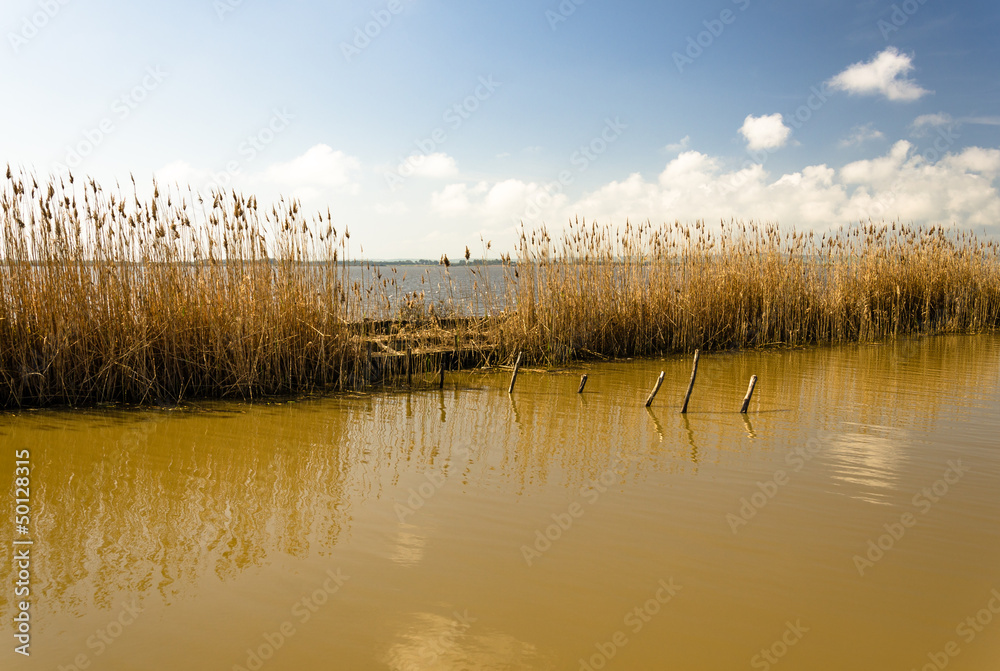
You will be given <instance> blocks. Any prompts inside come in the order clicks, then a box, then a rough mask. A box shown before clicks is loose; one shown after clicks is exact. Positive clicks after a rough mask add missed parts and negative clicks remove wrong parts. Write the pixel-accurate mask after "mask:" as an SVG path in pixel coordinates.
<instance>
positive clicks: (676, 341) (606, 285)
mask: <svg viewBox="0 0 1000 671" xmlns="http://www.w3.org/2000/svg"><path fill="white" fill-rule="evenodd" d="M998 252H1000V246H998V245H997V243H996V242H995V241H993V240H988V241H980V240H978V239H977V238H976V236H975V235H973V234H972V233H971V232H963V231H948V230H946V229H944V228H942V227H936V226H932V227H929V228H921V227H912V226H906V225H900V224H898V223H890V224H885V223H881V224H875V223H871V222H869V223H866V224H858V225H855V226H849V227H846V228H840V229H839V230H837V231H834V232H832V233H831V234H822V235H816V234H814V233H811V232H810V233H803V232H796V231H794V230H782V229H781V228H779V227H778V226H777V225H776V224H768V223H763V224H761V223H753V222H751V223H743V222H737V221H731V222H728V223H725V222H723V223H722V224H721V225H720V226H718V227H715V228H712V229H710V228H709V227H708V226H706V225H705V224H704V223H703V222H696V223H695V224H693V225H691V226H686V225H682V224H680V223H674V224H672V225H664V226H653V225H651V224H650V223H648V222H647V223H643V224H638V225H633V224H630V223H626V224H625V225H624V226H623V227H621V228H618V229H611V228H609V227H606V226H599V225H596V224H593V223H591V224H590V225H587V224H586V222H583V223H581V222H579V221H574V222H572V223H571V224H570V225H569V227H568V228H567V229H566V231H565V232H564V234H563V235H561V236H559V237H558V238H556V239H553V238H552V237H550V235H549V234H548V232H547V231H546V230H545V229H544V228H542V229H538V230H535V231H531V232H527V231H526V232H522V234H521V237H520V244H519V249H518V258H519V259H520V262H519V263H518V264H517V266H516V267H515V268H513V269H512V272H513V273H515V274H516V275H517V278H516V280H517V281H516V282H510V283H508V284H507V288H508V290H509V292H510V296H509V297H508V303H509V304H511V305H516V306H517V309H516V311H515V312H513V313H512V314H511V315H510V319H508V320H506V321H504V322H502V323H501V324H500V325H499V328H501V329H502V331H503V334H504V336H503V341H504V342H505V343H507V346H508V348H509V349H511V350H524V351H525V352H527V353H530V354H531V355H532V357H533V358H534V359H536V360H537V359H544V360H547V361H550V362H553V363H556V362H564V361H567V360H569V359H572V358H574V357H577V356H580V355H584V356H587V355H601V356H616V357H621V356H633V355H648V354H653V353H664V352H674V351H690V350H693V349H696V348H698V349H702V350H713V349H715V350H718V349H733V348H747V347H765V346H774V345H788V346H800V345H807V344H817V343H840V342H872V341H877V340H882V339H886V338H890V337H894V336H899V335H904V334H914V333H966V332H978V331H984V330H988V329H994V328H996V327H997V326H998V325H1000V253H998Z"/></svg>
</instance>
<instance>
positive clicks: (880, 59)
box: [829, 47, 930, 102]
mask: <svg viewBox="0 0 1000 671" xmlns="http://www.w3.org/2000/svg"><path fill="white" fill-rule="evenodd" d="M912 70H913V59H912V58H911V57H910V56H908V55H906V54H904V53H902V52H900V51H899V50H898V49H896V48H895V47H889V48H887V49H885V50H884V51H882V52H880V53H879V54H877V55H876V56H875V57H874V58H873V59H872V60H870V61H868V62H867V63H855V64H854V65H851V66H850V67H848V68H847V69H846V70H844V71H843V72H841V73H840V74H839V75H837V76H836V77H834V78H833V79H831V80H830V81H829V84H830V87H831V88H833V89H835V90H838V91H846V92H847V93H850V94H853V95H884V96H885V97H886V98H888V99H889V100H898V101H906V102H908V101H912V100H917V99H919V98H922V97H923V96H925V95H927V94H928V93H930V91H928V90H926V89H924V88H922V87H921V86H920V85H919V84H917V83H916V82H915V81H913V80H912V79H910V78H908V77H907V76H906V75H907V74H909V73H910V72H911V71H912Z"/></svg>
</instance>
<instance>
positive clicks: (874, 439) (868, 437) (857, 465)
mask: <svg viewBox="0 0 1000 671" xmlns="http://www.w3.org/2000/svg"><path fill="white" fill-rule="evenodd" d="M841 426H842V429H841V430H840V431H838V433H837V437H836V439H835V440H832V441H830V446H829V449H828V450H827V454H828V455H829V456H830V458H831V460H832V461H833V464H832V465H831V477H832V478H834V479H836V480H840V481H842V482H845V483H850V484H853V485H858V487H857V494H856V495H857V496H858V497H859V498H861V499H862V500H865V501H869V502H871V503H884V504H887V505H888V504H890V503H891V501H892V497H893V494H894V493H895V491H896V489H897V485H898V481H899V477H900V476H899V471H900V469H901V466H902V465H903V462H904V459H905V455H904V454H903V450H902V447H901V446H902V445H905V444H907V443H908V442H910V441H912V440H913V437H912V436H910V435H908V432H906V431H904V430H902V429H892V428H889V427H884V426H870V425H862V424H858V423H857V422H843V423H842V425H841Z"/></svg>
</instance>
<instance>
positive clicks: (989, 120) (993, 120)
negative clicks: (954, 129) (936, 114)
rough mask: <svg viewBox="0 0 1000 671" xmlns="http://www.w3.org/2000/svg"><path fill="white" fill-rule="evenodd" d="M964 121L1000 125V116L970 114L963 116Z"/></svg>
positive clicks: (984, 124) (982, 124) (983, 124)
mask: <svg viewBox="0 0 1000 671" xmlns="http://www.w3.org/2000/svg"><path fill="white" fill-rule="evenodd" d="M962 121H964V122H965V123H974V124H979V125H981V126H1000V116H968V117H963V118H962Z"/></svg>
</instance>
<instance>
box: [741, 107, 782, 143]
mask: <svg viewBox="0 0 1000 671" xmlns="http://www.w3.org/2000/svg"><path fill="white" fill-rule="evenodd" d="M740 133H741V134H742V135H743V137H744V138H746V141H747V148H748V149H751V150H754V151H756V150H758V149H778V148H780V147H784V146H785V144H786V143H787V142H788V138H789V137H790V136H791V134H792V129H791V128H789V127H788V126H786V125H785V122H784V120H782V118H781V115H780V114H777V113H776V114H768V115H765V116H759V117H755V116H754V115H752V114H749V115H747V118H746V119H744V120H743V126H742V127H740Z"/></svg>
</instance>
